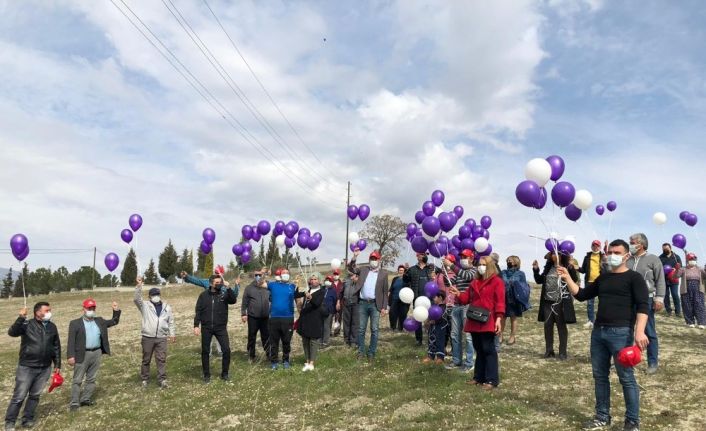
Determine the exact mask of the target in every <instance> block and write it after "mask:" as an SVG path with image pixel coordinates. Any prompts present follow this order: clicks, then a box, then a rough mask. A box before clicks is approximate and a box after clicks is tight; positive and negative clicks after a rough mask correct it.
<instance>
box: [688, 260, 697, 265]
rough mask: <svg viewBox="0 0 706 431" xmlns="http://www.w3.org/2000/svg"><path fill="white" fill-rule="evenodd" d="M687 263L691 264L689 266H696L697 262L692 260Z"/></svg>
mask: <svg viewBox="0 0 706 431" xmlns="http://www.w3.org/2000/svg"><path fill="white" fill-rule="evenodd" d="M687 263H688V264H689V266H696V261H695V260H690V261H689V262H687Z"/></svg>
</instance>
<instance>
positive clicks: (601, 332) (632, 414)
mask: <svg viewBox="0 0 706 431" xmlns="http://www.w3.org/2000/svg"><path fill="white" fill-rule="evenodd" d="M632 344H633V334H632V330H631V328H629V327H627V326H623V327H610V326H597V327H594V328H593V332H592V333H591V365H592V367H593V380H594V382H595V385H596V417H597V418H599V419H601V420H604V421H607V420H609V419H610V379H609V378H608V375H609V374H610V361H611V358H612V359H613V364H615V370H616V371H617V372H618V379H619V380H620V384H621V385H622V386H623V397H624V398H625V418H626V419H628V420H630V421H632V422H634V423H640V390H639V388H638V386H637V381H636V380H635V374H634V372H633V369H632V368H624V367H622V366H621V365H620V363H618V361H617V360H616V358H617V355H618V352H619V351H620V349H622V348H624V347H628V346H631V345H632Z"/></svg>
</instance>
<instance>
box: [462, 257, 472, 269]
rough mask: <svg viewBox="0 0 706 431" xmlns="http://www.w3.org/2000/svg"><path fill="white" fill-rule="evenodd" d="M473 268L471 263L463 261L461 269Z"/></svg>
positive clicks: (466, 260)
mask: <svg viewBox="0 0 706 431" xmlns="http://www.w3.org/2000/svg"><path fill="white" fill-rule="evenodd" d="M470 267H471V261H470V260H468V259H461V268H464V269H465V268H470Z"/></svg>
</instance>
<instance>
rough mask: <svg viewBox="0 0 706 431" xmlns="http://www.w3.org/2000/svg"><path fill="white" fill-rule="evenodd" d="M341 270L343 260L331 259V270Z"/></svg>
mask: <svg viewBox="0 0 706 431" xmlns="http://www.w3.org/2000/svg"><path fill="white" fill-rule="evenodd" d="M340 268H341V259H331V269H332V270H334V271H335V270H337V269H340Z"/></svg>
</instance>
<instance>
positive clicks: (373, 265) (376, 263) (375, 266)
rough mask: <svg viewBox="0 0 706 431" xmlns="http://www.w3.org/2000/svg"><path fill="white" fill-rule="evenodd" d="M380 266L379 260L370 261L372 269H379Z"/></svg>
mask: <svg viewBox="0 0 706 431" xmlns="http://www.w3.org/2000/svg"><path fill="white" fill-rule="evenodd" d="M379 264H380V262H378V261H377V260H371V261H370V267H371V268H373V269H377V267H378V265H379Z"/></svg>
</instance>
